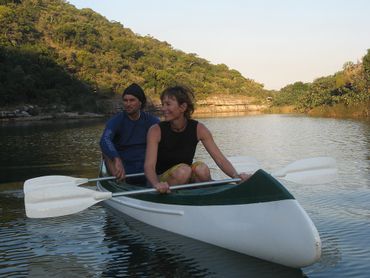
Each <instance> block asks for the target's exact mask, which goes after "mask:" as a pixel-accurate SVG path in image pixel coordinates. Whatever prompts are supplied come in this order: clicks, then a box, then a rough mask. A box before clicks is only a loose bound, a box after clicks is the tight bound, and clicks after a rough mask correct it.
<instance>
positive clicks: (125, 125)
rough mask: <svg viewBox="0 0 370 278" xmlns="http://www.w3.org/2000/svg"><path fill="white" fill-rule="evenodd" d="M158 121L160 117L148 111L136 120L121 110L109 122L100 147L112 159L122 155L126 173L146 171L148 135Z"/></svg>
mask: <svg viewBox="0 0 370 278" xmlns="http://www.w3.org/2000/svg"><path fill="white" fill-rule="evenodd" d="M156 123H159V119H158V118H157V117H155V116H153V115H151V114H149V113H147V112H141V114H140V118H139V119H138V120H136V121H133V120H131V119H130V118H129V117H128V115H127V113H126V112H121V113H119V114H117V115H116V116H114V117H113V118H111V119H110V120H109V121H108V122H107V124H106V126H105V130H104V132H103V135H102V136H101V139H100V148H101V150H102V152H103V153H104V154H105V155H106V156H108V157H109V158H110V159H113V158H115V157H120V158H121V160H122V162H123V166H124V168H125V171H126V174H131V173H141V172H143V171H144V160H145V150H146V135H147V132H148V129H149V128H150V127H151V126H152V125H154V124H156Z"/></svg>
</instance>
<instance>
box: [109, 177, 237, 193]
mask: <svg viewBox="0 0 370 278" xmlns="http://www.w3.org/2000/svg"><path fill="white" fill-rule="evenodd" d="M239 181H241V179H239V178H236V179H224V180H217V181H205V182H196V183H189V184H181V185H174V186H171V187H170V189H171V190H176V189H184V188H191V187H200V186H206V185H217V184H223V183H231V182H239ZM156 191H157V189H155V188H148V189H140V190H133V191H127V192H120V193H113V194H112V197H118V196H127V195H134V194H141V193H150V192H156Z"/></svg>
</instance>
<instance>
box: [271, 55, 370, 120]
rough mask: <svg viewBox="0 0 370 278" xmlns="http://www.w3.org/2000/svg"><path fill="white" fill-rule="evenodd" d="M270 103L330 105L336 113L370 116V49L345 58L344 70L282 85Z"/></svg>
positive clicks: (304, 109)
mask: <svg viewBox="0 0 370 278" xmlns="http://www.w3.org/2000/svg"><path fill="white" fill-rule="evenodd" d="M273 105H274V106H287V105H291V106H293V107H294V108H295V110H296V111H301V112H308V111H312V110H315V109H316V110H317V109H318V108H321V110H323V109H325V108H328V107H331V108H332V109H331V110H332V112H334V113H337V114H347V113H348V112H349V113H350V114H352V115H355V114H356V113H357V114H358V113H360V114H362V115H358V116H366V117H370V49H369V50H367V54H366V55H365V56H364V57H363V58H362V61H360V62H358V63H356V64H355V63H352V62H347V63H345V64H344V66H343V70H341V71H338V72H337V73H335V74H333V75H330V76H326V77H320V78H318V79H316V80H314V81H313V82H312V83H302V82H296V83H294V84H290V85H287V86H285V87H284V88H282V89H281V90H280V92H277V93H276V94H275V95H274V98H273ZM333 108H336V109H337V111H334V110H333ZM346 110H347V111H346Z"/></svg>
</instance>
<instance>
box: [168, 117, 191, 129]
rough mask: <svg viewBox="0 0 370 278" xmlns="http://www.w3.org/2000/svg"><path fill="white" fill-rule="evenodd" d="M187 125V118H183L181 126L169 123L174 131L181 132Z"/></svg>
mask: <svg viewBox="0 0 370 278" xmlns="http://www.w3.org/2000/svg"><path fill="white" fill-rule="evenodd" d="M187 125H188V120H187V119H185V122H184V125H183V126H182V127H174V126H173V125H172V124H171V129H172V130H173V131H175V132H182V131H184V130H185V128H186V126H187Z"/></svg>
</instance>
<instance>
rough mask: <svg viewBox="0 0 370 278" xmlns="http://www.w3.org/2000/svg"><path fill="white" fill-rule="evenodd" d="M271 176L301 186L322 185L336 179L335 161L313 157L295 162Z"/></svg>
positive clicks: (329, 158) (330, 158)
mask: <svg viewBox="0 0 370 278" xmlns="http://www.w3.org/2000/svg"><path fill="white" fill-rule="evenodd" d="M272 176H274V177H276V178H282V179H286V180H289V181H293V182H296V183H301V184H322V183H328V182H331V181H333V180H334V179H336V177H337V167H336V161H335V159H334V158H332V157H314V158H307V159H301V160H298V161H295V162H293V163H291V164H289V165H287V166H285V167H284V168H283V169H280V170H278V171H275V172H273V173H272Z"/></svg>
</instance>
